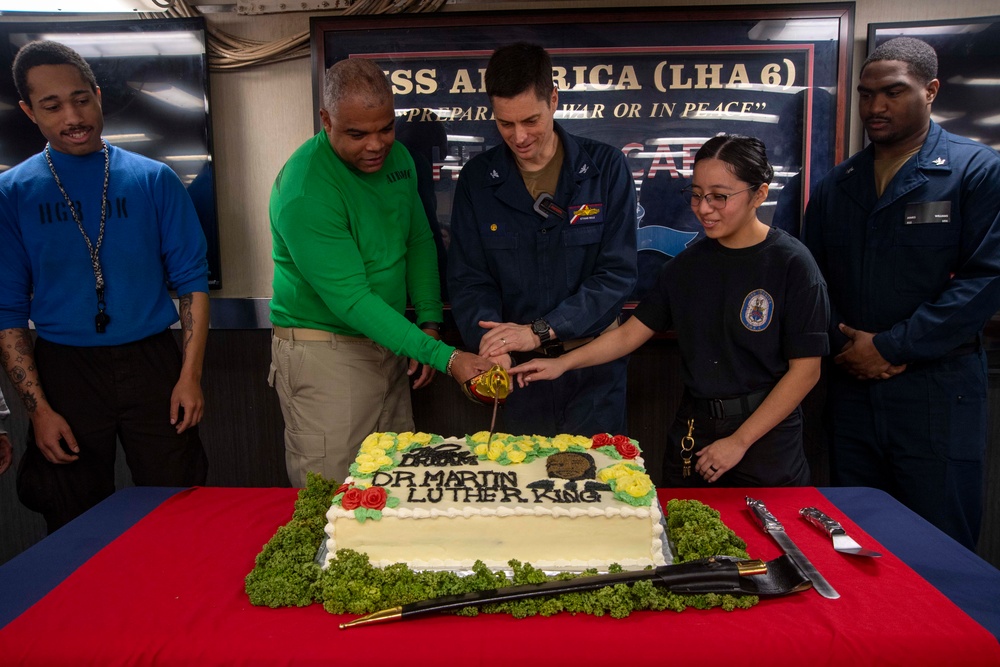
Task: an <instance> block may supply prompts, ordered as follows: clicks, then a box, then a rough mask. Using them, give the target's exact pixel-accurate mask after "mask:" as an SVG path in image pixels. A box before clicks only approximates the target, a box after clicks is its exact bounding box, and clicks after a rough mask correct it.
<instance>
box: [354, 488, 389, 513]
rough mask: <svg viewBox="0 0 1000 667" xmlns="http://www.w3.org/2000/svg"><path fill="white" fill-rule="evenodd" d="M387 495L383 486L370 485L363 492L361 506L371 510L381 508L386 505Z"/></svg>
mask: <svg viewBox="0 0 1000 667" xmlns="http://www.w3.org/2000/svg"><path fill="white" fill-rule="evenodd" d="M387 496H388V494H386V492H385V489H383V488H382V487H381V486H369V487H368V488H367V489H365V490H364V491H362V492H361V506H362V507H364V508H367V509H370V510H380V509H382V508H383V507H385V499H386V497H387Z"/></svg>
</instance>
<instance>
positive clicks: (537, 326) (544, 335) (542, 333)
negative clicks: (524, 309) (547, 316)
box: [531, 317, 551, 345]
mask: <svg viewBox="0 0 1000 667" xmlns="http://www.w3.org/2000/svg"><path fill="white" fill-rule="evenodd" d="M550 329H551V327H549V323H548V322H546V321H545V320H544V319H542V318H540V317H539V318H538V319H537V320H535V321H534V322H532V323H531V333H533V334H535V335H536V336H538V341H539V342H540V343H541V344H542V345H544V344H545V343H547V342H548V340H549V338H551V334H549V330H550Z"/></svg>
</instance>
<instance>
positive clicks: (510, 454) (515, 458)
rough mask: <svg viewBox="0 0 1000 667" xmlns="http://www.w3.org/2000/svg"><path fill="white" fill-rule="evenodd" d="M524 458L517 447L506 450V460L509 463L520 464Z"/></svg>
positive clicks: (523, 454)
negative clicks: (508, 460)
mask: <svg viewBox="0 0 1000 667" xmlns="http://www.w3.org/2000/svg"><path fill="white" fill-rule="evenodd" d="M525 456H526V455H525V453H524V452H523V451H521V450H520V449H518V448H517V447H508V448H507V458H508V459H510V462H511V463H521V462H522V461H524V459H525Z"/></svg>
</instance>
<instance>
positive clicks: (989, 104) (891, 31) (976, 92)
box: [868, 16, 1000, 150]
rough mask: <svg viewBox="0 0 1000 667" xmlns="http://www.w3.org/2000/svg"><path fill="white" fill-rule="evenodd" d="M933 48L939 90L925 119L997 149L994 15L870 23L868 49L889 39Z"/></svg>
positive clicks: (999, 100)
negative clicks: (913, 41) (916, 41)
mask: <svg viewBox="0 0 1000 667" xmlns="http://www.w3.org/2000/svg"><path fill="white" fill-rule="evenodd" d="M903 36H905V37H916V38H917V39H921V40H923V41H925V42H927V43H928V44H930V45H931V46H932V47H934V50H935V51H937V55H938V80H940V81H941V89H940V91H939V92H938V96H937V99H935V100H934V107H933V112H932V114H931V117H932V118H933V119H934V121H935V122H937V123H938V124H940V125H941V126H942V127H944V128H945V129H946V130H948V131H949V132H953V133H955V134H960V135H962V136H963V137H968V138H970V139H974V140H975V141H978V142H980V143H983V144H986V145H987V146H992V147H993V148H996V149H998V150H1000V16H985V17H981V18H968V19H950V20H946V21H912V22H907V23H872V24H871V25H869V26H868V53H869V54H871V52H872V51H874V50H875V47H877V46H878V45H879V44H882V43H884V42H887V41H889V40H890V39H892V38H893V37H903Z"/></svg>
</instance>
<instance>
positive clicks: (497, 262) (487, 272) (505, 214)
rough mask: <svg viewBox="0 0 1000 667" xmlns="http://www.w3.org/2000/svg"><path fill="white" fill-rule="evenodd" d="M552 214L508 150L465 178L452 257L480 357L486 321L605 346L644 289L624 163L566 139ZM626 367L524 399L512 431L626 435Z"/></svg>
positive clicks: (459, 318) (607, 367)
mask: <svg viewBox="0 0 1000 667" xmlns="http://www.w3.org/2000/svg"><path fill="white" fill-rule="evenodd" d="M555 130H556V132H557V133H558V135H559V139H560V141H562V145H563V150H564V154H565V158H564V160H563V165H562V171H561V172H560V174H559V184H558V187H557V191H556V192H555V194H554V203H555V204H556V205H557V206H558V207H559V208H560V209H561V210H562V212H563V215H562V216H561V217H560V216H559V215H558V214H557V213H550V214H549V216H548V217H547V218H546V217H543V216H542V215H541V214H539V213H537V212H536V211H535V210H534V208H533V205H534V200H533V199H532V197H531V195H530V194H528V189H527V188H526V187H525V185H524V181H523V179H522V178H521V174H520V172H519V171H518V169H517V164H516V162H515V160H514V157H513V156H512V154H511V152H510V149H509V148H507V146H506V144H500V145H499V146H496V147H494V148H492V149H490V150H488V151H486V152H484V153H483V154H481V155H479V156H477V157H475V158H474V159H473V160H471V161H470V162H469V163H468V164H467V165H465V167H464V168H463V169H462V173H461V175H460V176H459V179H458V189H457V191H456V192H455V200H454V204H453V206H454V208H453V212H452V218H451V246H450V247H449V250H448V288H449V293H450V296H451V307H452V313H453V315H454V317H455V322H456V323H457V325H458V327H459V330H460V331H461V333H462V339H463V340H464V341H465V344H466V345H467V346H468V347H469V349H471V350H474V351H475V350H478V349H479V341H480V339H481V338H482V337H483V334H484V333H486V331H485V330H484V329H482V328H480V327H479V321H480V320H489V321H494V322H515V323H518V324H529V323H531V322H533V321H534V320H536V319H538V318H545V320H546V321H547V322H548V323H549V325H550V326H551V327H552V329H553V330H554V331H555V332H556V333H557V334H558V336H559V339H560V340H561V341H571V340H576V339H580V338H584V337H590V336H596V335H597V334H599V333H601V332H602V331H603V330H604V329H606V328H607V327H608V326H609V325H611V323H612V322H614V321H615V319H616V318H617V317H618V315H619V313H620V312H621V308H622V305H623V304H624V303H625V299H626V297H627V296H628V295H629V293H631V291H632V288H633V286H634V285H635V282H636V271H637V270H636V240H635V239H636V236H635V230H636V194H635V185H634V183H633V181H632V174H631V172H630V171H629V168H628V164H627V163H626V160H625V156H624V155H623V154H622V153H621V151H618V150H616V149H614V148H612V147H611V146H608V145H606V144H602V143H599V142H596V141H592V140H590V139H586V138H583V137H574V136H572V135H570V134H567V133H566V132H565V131H563V130H562V128H560V127H559V125H558V124H556V125H555ZM627 364H628V359H627V357H626V358H623V359H618V360H616V361H613V362H611V363H608V364H603V365H600V366H595V367H593V368H587V369H581V370H578V371H571V372H569V373H566V374H565V375H563V377H561V378H559V379H558V380H556V381H553V382H536V383H532V384H531V385H530V386H528V387H526V388H524V389H520V388H518V389H515V391H513V392H512V393H511V395H510V397H509V398H508V399H507V403H506V406H505V409H504V422H503V428H504V430H506V431H508V432H514V433H527V434H539V435H548V436H553V435H556V434H558V433H572V434H578V435H593V434H594V433H600V432H609V433H613V434H618V433H625V430H626V415H625V384H626V382H625V380H626V378H625V371H626V367H627Z"/></svg>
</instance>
